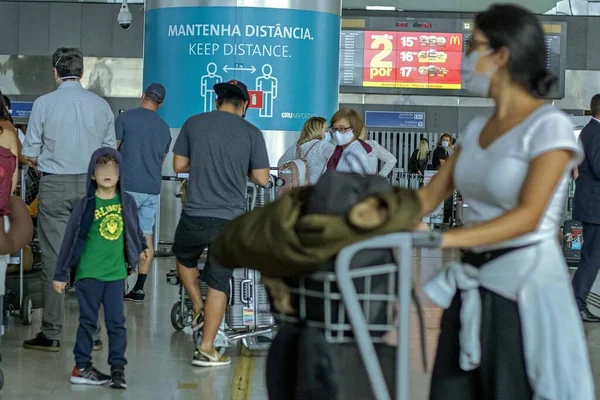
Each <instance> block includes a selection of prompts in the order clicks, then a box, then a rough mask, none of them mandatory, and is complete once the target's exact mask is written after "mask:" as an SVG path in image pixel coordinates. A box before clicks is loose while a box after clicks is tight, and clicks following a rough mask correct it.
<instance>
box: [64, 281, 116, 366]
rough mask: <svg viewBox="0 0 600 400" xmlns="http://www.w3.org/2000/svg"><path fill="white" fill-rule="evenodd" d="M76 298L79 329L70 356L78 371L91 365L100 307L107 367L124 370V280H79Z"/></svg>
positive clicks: (76, 286)
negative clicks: (106, 347) (103, 325)
mask: <svg viewBox="0 0 600 400" xmlns="http://www.w3.org/2000/svg"><path fill="white" fill-rule="evenodd" d="M75 289H76V292H77V298H78V299H79V328H78V329H77V341H76V342H75V348H74V349H73V354H74V355H75V365H77V367H78V368H87V367H89V366H90V365H92V349H93V347H94V340H93V337H92V336H93V335H94V332H95V331H96V324H97V322H98V311H99V310H100V305H101V304H103V305H104V322H105V323H106V331H107V333H108V365H110V366H111V368H124V367H125V365H127V359H126V358H125V350H126V348H127V331H126V330H125V315H124V314H123V293H125V281H124V280H118V281H113V282H102V281H99V280H97V279H82V280H80V281H78V282H77V283H76V284H75Z"/></svg>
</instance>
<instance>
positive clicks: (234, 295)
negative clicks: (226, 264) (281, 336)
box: [200, 268, 272, 331]
mask: <svg viewBox="0 0 600 400" xmlns="http://www.w3.org/2000/svg"><path fill="white" fill-rule="evenodd" d="M200 289H201V291H202V298H203V299H204V300H206V293H208V285H207V284H206V282H204V281H200ZM228 292H229V293H228V295H229V301H228V304H227V311H226V313H225V323H226V324H227V327H228V328H229V329H231V330H236V331H239V330H246V329H250V328H256V329H266V328H269V327H271V326H272V316H271V303H270V302H269V296H268V295H267V290H266V289H265V287H264V285H262V284H261V283H260V273H259V272H257V271H254V270H251V269H248V268H238V269H236V270H235V271H234V272H233V276H232V277H231V281H229V290H228Z"/></svg>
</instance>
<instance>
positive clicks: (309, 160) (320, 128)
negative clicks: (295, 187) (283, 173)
mask: <svg viewBox="0 0 600 400" xmlns="http://www.w3.org/2000/svg"><path fill="white" fill-rule="evenodd" d="M328 131H329V130H328V128H327V120H326V119H325V118H322V117H311V118H309V119H308V120H307V121H306V122H305V123H304V126H303V127H302V132H301V133H300V138H299V139H298V141H297V142H296V144H294V145H293V146H290V148H289V149H287V150H286V152H285V153H284V154H283V156H281V158H280V159H279V162H278V163H277V166H278V167H281V166H282V165H283V164H285V163H286V162H289V161H291V160H295V159H297V158H298V152H297V151H298V147H299V148H300V158H303V159H306V164H307V167H308V174H309V177H310V182H308V184H309V185H314V184H315V183H317V181H318V180H319V177H320V176H321V175H322V174H323V172H325V167H326V166H327V161H328V160H329V157H331V155H332V154H333V150H334V149H335V146H334V145H332V144H331V143H328V142H326V141H325V140H323V139H324V138H325V135H326V134H327V133H328Z"/></svg>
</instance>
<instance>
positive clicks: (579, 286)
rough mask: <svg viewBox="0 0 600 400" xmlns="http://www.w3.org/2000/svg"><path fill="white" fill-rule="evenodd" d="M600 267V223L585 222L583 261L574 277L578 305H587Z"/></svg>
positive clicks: (582, 249)
mask: <svg viewBox="0 0 600 400" xmlns="http://www.w3.org/2000/svg"><path fill="white" fill-rule="evenodd" d="M599 269H600V225H596V224H589V223H587V222H584V223H583V247H582V248H581V261H580V262H579V267H578V268H577V271H576V272H575V276H574V277H573V291H574V292H575V299H576V300H577V305H578V306H579V307H580V308H581V307H585V306H586V305H587V297H588V295H589V294H590V290H591V289H592V285H593V284H594V281H595V280H596V277H597V276H598V270H599Z"/></svg>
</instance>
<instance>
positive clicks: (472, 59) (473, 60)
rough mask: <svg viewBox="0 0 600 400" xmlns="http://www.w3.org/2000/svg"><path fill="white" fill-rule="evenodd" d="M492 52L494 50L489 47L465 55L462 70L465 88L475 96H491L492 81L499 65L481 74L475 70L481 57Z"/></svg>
mask: <svg viewBox="0 0 600 400" xmlns="http://www.w3.org/2000/svg"><path fill="white" fill-rule="evenodd" d="M492 53H493V50H492V49H488V50H484V51H473V52H471V54H469V55H465V56H463V60H462V68H461V70H462V80H463V85H464V89H466V90H467V91H468V92H469V93H471V94H473V95H475V96H479V97H489V95H490V82H491V79H492V75H494V72H496V70H497V69H498V67H494V68H492V69H490V70H489V71H487V72H486V73H483V74H481V73H479V72H477V71H476V70H475V66H476V65H477V61H479V59H480V58H481V57H483V56H486V55H488V54H492Z"/></svg>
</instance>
